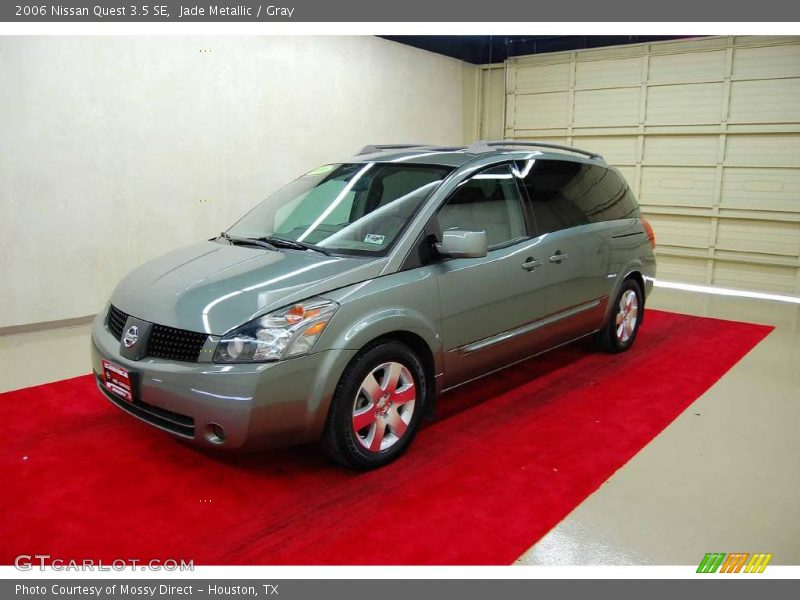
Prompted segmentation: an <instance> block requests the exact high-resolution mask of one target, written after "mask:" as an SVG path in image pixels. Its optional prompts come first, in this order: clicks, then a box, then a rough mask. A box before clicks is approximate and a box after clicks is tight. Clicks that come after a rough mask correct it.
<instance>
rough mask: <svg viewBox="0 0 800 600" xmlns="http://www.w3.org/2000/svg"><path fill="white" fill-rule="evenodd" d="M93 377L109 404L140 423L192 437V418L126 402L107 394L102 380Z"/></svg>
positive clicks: (137, 401) (109, 393) (137, 402)
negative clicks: (109, 401) (112, 404)
mask: <svg viewBox="0 0 800 600" xmlns="http://www.w3.org/2000/svg"><path fill="white" fill-rule="evenodd" d="M95 377H96V379H97V386H98V387H99V388H100V391H101V392H103V394H104V395H105V397H106V398H108V399H109V400H111V402H113V403H114V404H116V405H117V406H118V407H119V408H121V409H122V410H124V411H125V412H128V413H130V414H132V415H134V416H136V417H139V418H140V419H141V420H142V421H147V422H148V423H150V424H151V425H155V426H156V427H160V428H161V429H166V430H167V431H170V432H172V433H176V434H178V435H181V436H184V437H190V438H191V437H194V419H193V418H192V417H189V416H187V415H182V414H181V413H176V412H172V411H171V410H167V409H165V408H159V407H158V406H153V405H152V404H148V403H147V402H142V401H141V400H134V401H133V402H126V401H125V400H123V399H122V398H120V397H119V396H115V395H114V394H112V393H111V392H109V391H108V390H107V389H106V387H105V385H103V380H102V379H101V378H100V376H99V375H95Z"/></svg>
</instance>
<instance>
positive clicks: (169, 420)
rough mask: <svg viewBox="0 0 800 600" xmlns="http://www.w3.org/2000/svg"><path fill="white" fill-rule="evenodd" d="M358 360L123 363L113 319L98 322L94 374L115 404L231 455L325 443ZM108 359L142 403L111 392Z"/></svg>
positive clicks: (334, 354) (315, 357) (332, 356)
mask: <svg viewBox="0 0 800 600" xmlns="http://www.w3.org/2000/svg"><path fill="white" fill-rule="evenodd" d="M354 355H355V351H354V350H328V351H325V352H317V353H314V354H309V355H306V356H301V357H298V358H293V359H289V360H284V361H279V362H273V363H260V364H238V365H221V364H213V363H190V362H178V361H168V360H162V359H157V358H150V357H147V358H144V359H142V360H138V361H133V360H129V359H126V358H124V357H123V356H121V355H120V352H119V342H118V341H117V339H116V338H114V336H113V335H112V334H111V333H110V332H109V331H108V329H107V328H106V325H105V315H103V314H101V315H99V316H98V317H97V318H96V319H95V322H94V327H93V330H92V369H93V371H94V373H95V377H96V381H97V384H98V388H99V389H100V391H101V392H102V393H103V395H104V396H105V397H106V398H107V399H108V400H110V401H111V402H112V403H113V404H115V405H116V406H117V407H119V408H121V409H122V410H124V411H126V412H127V413H129V414H131V415H133V416H135V417H137V418H139V419H141V420H143V421H145V422H147V423H149V424H150V425H153V426H155V427H158V428H159V429H162V430H164V431H168V432H169V433H171V434H173V435H175V436H178V437H180V438H183V439H186V440H190V441H192V442H194V443H196V444H199V445H202V446H213V447H218V448H225V449H239V448H272V447H282V446H291V445H295V444H302V443H307V442H312V441H316V440H318V439H319V438H320V436H321V434H322V430H323V427H324V425H325V418H326V417H327V412H328V407H329V405H330V400H331V398H332V396H333V392H334V390H335V388H336V385H337V383H338V381H339V378H340V377H341V374H342V372H343V371H344V369H345V367H346V366H347V363H348V362H349V361H350V359H351V358H352V357H353V356H354ZM102 359H106V360H108V361H111V362H113V363H115V364H117V365H119V366H121V367H123V368H124V369H127V370H128V371H129V372H130V373H131V379H132V384H133V387H134V390H135V391H134V402H132V403H130V402H128V401H126V400H122V399H120V398H117V397H116V396H114V395H113V394H111V393H110V392H108V391H107V390H106V389H105V386H104V385H103V380H102V373H103V367H102ZM215 426H216V427H218V428H219V427H221V428H222V430H223V431H224V440H222V441H220V439H219V436H218V435H216V433H215V429H214V427H215ZM218 431H219V430H218V429H217V430H216V432H218Z"/></svg>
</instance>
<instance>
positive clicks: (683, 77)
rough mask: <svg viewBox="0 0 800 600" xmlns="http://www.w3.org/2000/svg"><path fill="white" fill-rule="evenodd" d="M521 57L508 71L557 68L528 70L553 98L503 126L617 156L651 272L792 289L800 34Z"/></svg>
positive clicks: (798, 231) (798, 272)
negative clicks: (521, 122)
mask: <svg viewBox="0 0 800 600" xmlns="http://www.w3.org/2000/svg"><path fill="white" fill-rule="evenodd" d="M517 61H518V59H511V60H510V61H509V62H508V68H509V70H510V71H511V72H512V73H511V77H510V81H513V80H514V78H513V73H514V69H517V70H518V71H519V72H520V73H522V71H523V68H531V67H532V66H533V65H535V66H536V67H537V68H540V69H541V68H543V67H544V66H545V64H547V65H548V66H552V67H553V68H551V69H548V70H541V71H539V72H530V73H528V75H529V78H528V79H527V83H525V85H527V86H528V87H526V88H525V89H526V91H528V92H537V91H538V92H541V94H539V96H542V97H543V98H547V99H549V100H548V102H551V103H550V104H548V102H541V103H540V105H534V104H529V105H528V106H527V110H528V112H529V113H531V114H525V110H523V116H525V118H526V119H527V120H528V121H536V119H537V118H538V120H539V121H538V122H542V123H547V124H549V125H550V126H549V128H548V127H547V126H542V127H539V128H538V129H537V128H535V127H534V128H531V129H530V130H527V131H525V130H521V129H520V128H519V127H517V128H516V129H510V130H509V132H510V133H512V134H513V133H516V134H517V135H528V136H533V135H537V134H543V135H545V136H546V137H548V138H557V140H558V142H559V143H560V142H563V141H564V140H565V139H568V140H570V142H571V143H572V144H573V145H575V146H577V147H579V148H584V149H587V150H592V151H595V152H598V153H600V154H602V155H603V156H604V157H605V158H606V160H607V161H608V162H609V163H610V164H612V165H614V166H616V167H617V168H619V169H620V171H621V173H622V175H623V176H624V177H625V179H626V180H627V181H628V182H629V183H630V185H631V187H632V188H633V189H634V192H635V193H636V195H637V197H638V198H639V202H640V204H641V206H642V211H643V213H644V214H645V215H647V216H648V219H649V220H650V221H651V223H652V225H653V228H654V230H655V233H656V238H657V240H658V246H657V248H656V254H657V256H658V277H659V278H661V279H672V280H675V281H688V282H697V283H706V284H712V283H713V284H717V285H724V286H726V287H734V288H743V289H754V290H764V291H777V292H781V293H790V294H795V295H800V258H799V257H800V36H795V37H787V36H783V37H775V36H773V37H770V36H758V37H756V36H730V37H711V38H703V39H698V40H680V41H670V42H654V43H650V44H636V45H631V46H626V47H618V48H615V49H612V50H608V49H599V50H589V51H585V50H578V51H574V52H569V53H566V52H565V53H561V54H558V55H555V54H554V55H551V56H548V57H547V58H546V59H545V58H543V57H542V56H539V57H538V58H536V59H535V61H527V59H523V60H521V61H520V62H521V63H525V64H524V67H523V65H522V64H521V65H520V66H519V67H518V68H517V67H516V66H515V65H516V64H517ZM537 61H538V62H537ZM554 63H558V66H557V67H556V66H555V65H554ZM570 65H571V67H570ZM570 68H571V69H572V71H570ZM570 72H574V77H573V81H572V86H570V81H569V74H570ZM534 75H535V77H536V79H535V80H534V78H533V76H534ZM523 80H524V76H523ZM559 86H561V87H559ZM559 93H563V94H564V95H563V96H556V94H559ZM548 94H550V96H548ZM524 96H525V95H524V94H522V95H521V94H518V93H517V94H516V95H515V94H514V93H513V92H512V93H511V94H510V97H515V98H518V99H520V100H521V101H522V102H523V103H524V102H525V101H524V100H522V98H523V97H524ZM556 98H557V101H556ZM570 105H571V106H572V110H570V109H569V108H570ZM523 108H524V109H525V107H524V106H523ZM538 110H541V111H542V113H543V114H544V115H545V116H546V117H547V118H545V117H536V116H535V115H533V114H532V113H533V112H534V111H538ZM508 118H509V120H513V118H514V115H513V113H512V114H510V115H508ZM510 122H513V121H510ZM553 123H558V124H557V125H556V126H553ZM553 141H556V140H553Z"/></svg>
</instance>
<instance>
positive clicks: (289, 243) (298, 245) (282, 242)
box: [258, 236, 331, 256]
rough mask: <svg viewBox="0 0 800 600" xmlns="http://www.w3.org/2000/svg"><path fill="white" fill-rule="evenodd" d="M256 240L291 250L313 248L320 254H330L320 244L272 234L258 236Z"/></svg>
mask: <svg viewBox="0 0 800 600" xmlns="http://www.w3.org/2000/svg"><path fill="white" fill-rule="evenodd" d="M258 240H260V241H262V242H266V243H268V244H273V245H275V246H279V247H283V248H292V249H293V250H313V251H314V252H319V253H320V254H324V255H325V256H330V255H331V252H330V250H327V249H325V248H321V247H320V246H315V245H314V244H308V243H306V242H298V241H297V240H287V239H284V238H279V237H273V236H265V237H260V238H258Z"/></svg>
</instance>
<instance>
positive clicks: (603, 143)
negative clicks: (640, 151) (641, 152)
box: [572, 135, 637, 166]
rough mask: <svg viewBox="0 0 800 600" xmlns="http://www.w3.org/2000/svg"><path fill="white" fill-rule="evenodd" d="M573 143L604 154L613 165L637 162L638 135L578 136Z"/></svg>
mask: <svg viewBox="0 0 800 600" xmlns="http://www.w3.org/2000/svg"><path fill="white" fill-rule="evenodd" d="M572 143H573V145H575V146H577V147H578V148H583V149H585V150H591V151H592V152H598V153H600V154H602V155H603V158H605V159H606V160H607V161H608V162H609V163H611V164H613V165H617V166H620V165H633V164H636V156H637V151H636V147H637V139H636V136H633V135H626V136H608V137H604V136H592V137H579V136H576V137H574V138H573V140H572Z"/></svg>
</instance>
